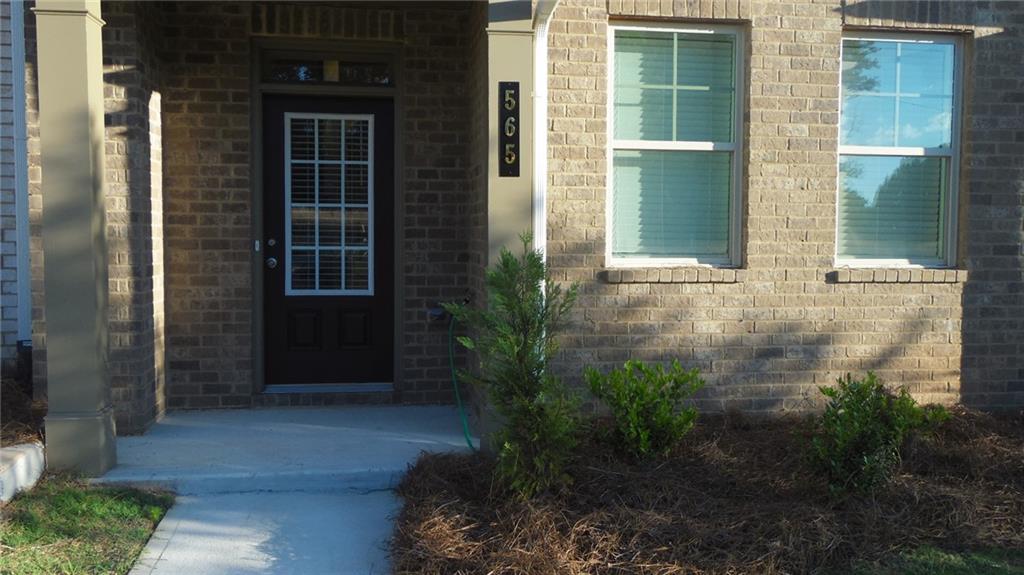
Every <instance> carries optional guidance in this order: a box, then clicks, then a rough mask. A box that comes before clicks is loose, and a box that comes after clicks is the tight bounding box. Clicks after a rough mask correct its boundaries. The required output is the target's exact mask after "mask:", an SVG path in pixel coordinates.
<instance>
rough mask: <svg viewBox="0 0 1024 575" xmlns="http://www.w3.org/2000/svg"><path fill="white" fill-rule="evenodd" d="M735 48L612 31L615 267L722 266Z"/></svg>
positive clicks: (730, 43)
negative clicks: (675, 262)
mask: <svg viewBox="0 0 1024 575" xmlns="http://www.w3.org/2000/svg"><path fill="white" fill-rule="evenodd" d="M735 42H736V37H735V35H734V34H725V33H721V34H720V33H685V32H671V31H650V30H628V29H627V30H616V33H615V47H614V67H613V69H614V74H613V82H614V85H613V108H612V124H613V126H612V135H613V142H612V146H613V152H612V182H611V184H612V205H611V209H612V221H611V230H610V234H611V238H612V242H611V243H612V246H611V253H612V256H613V257H623V258H696V259H701V258H709V259H715V260H718V261H721V260H723V259H727V258H728V257H729V246H730V238H729V234H730V221H731V218H730V213H731V208H732V201H733V200H732V194H733V184H734V182H733V181H732V179H733V178H732V168H733V161H734V160H733V154H734V146H733V145H732V144H733V143H734V137H733V133H734V121H735V118H734V117H733V116H734V110H735V84H736V80H735V78H736V69H735V66H736V63H735V61H734V59H735V56H734V55H735V48H736V46H735ZM675 142H678V144H675ZM666 143H669V144H668V145H667V146H666ZM722 144H725V145H722ZM712 147H714V148H715V151H709V148H712ZM666 148H668V149H666ZM719 148H722V151H718V149H719Z"/></svg>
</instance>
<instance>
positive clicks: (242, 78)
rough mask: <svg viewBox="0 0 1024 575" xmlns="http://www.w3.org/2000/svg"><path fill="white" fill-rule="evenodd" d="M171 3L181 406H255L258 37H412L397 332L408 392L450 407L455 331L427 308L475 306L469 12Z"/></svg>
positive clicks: (175, 320) (403, 392)
mask: <svg viewBox="0 0 1024 575" xmlns="http://www.w3.org/2000/svg"><path fill="white" fill-rule="evenodd" d="M164 8H165V13H164V19H163V22H164V35H165V37H166V39H167V44H166V49H165V51H164V54H163V55H164V58H163V59H164V62H165V70H166V76H165V78H166V90H165V94H164V114H165V116H164V119H165V124H166V126H167V128H166V129H165V130H164V138H165V139H164V145H165V164H164V166H165V174H166V181H165V190H166V206H165V211H166V217H167V224H166V238H167V253H168V261H169V264H168V274H167V277H168V281H167V289H168V293H167V302H168V304H167V307H168V321H167V325H168V336H169V337H168V343H167V353H168V358H169V378H170V379H169V383H168V392H167V393H168V403H169V405H170V407H172V408H206V407H235V406H245V405H250V404H252V403H253V402H254V399H253V397H254V396H253V389H252V379H253V378H252V373H251V370H252V365H253V356H252V337H251V323H252V311H251V310H252V305H253V304H252V298H253V286H252V273H253V268H252V265H253V260H252V256H251V252H250V246H251V242H252V240H253V232H252V222H251V221H250V220H251V211H252V207H253V206H252V202H251V181H250V178H249V161H250V156H249V146H250V132H249V119H250V101H249V99H250V92H249V89H250V76H249V74H250V57H251V56H250V38H251V37H252V36H260V37H263V36H268V37H273V38H275V39H276V40H281V39H299V40H302V39H306V40H308V39H321V40H323V39H332V40H359V41H396V40H399V41H401V46H402V56H403V70H402V74H403V75H402V77H401V80H400V82H401V83H400V86H401V96H400V97H401V101H402V112H403V114H404V122H405V123H404V125H402V126H401V129H402V134H403V137H402V155H403V157H402V161H403V162H404V165H403V177H402V179H403V187H404V190H403V196H402V197H401V198H400V202H399V209H400V210H401V211H400V220H399V222H400V226H401V228H402V232H403V236H401V242H402V243H401V244H400V245H401V253H402V254H403V258H404V261H403V262H402V263H401V269H400V271H401V273H400V275H399V278H401V279H400V280H399V281H400V284H399V286H398V287H399V291H400V293H401V294H402V300H401V301H402V308H401V309H400V310H399V313H400V317H401V318H402V329H403V332H400V333H398V334H396V338H398V339H396V341H397V344H398V345H399V346H400V350H399V351H400V357H401V363H400V367H399V369H400V373H399V374H398V375H399V378H398V379H399V381H398V382H397V383H398V384H397V386H396V396H397V397H396V398H397V400H399V401H402V402H406V403H423V402H443V401H449V400H450V397H451V391H450V382H449V379H448V368H447V342H446V332H445V326H444V325H435V324H430V323H428V322H427V320H426V317H427V314H426V309H427V308H428V307H431V306H434V305H436V304H437V302H439V301H446V300H453V299H458V298H461V297H462V296H463V295H464V294H465V292H466V290H467V288H468V281H467V279H466V277H467V265H468V262H469V253H470V250H469V246H468V241H469V239H468V237H469V234H468V232H467V231H466V230H467V226H466V218H467V217H468V215H467V214H468V212H467V202H468V196H469V187H470V181H469V176H468V174H467V172H466V169H467V155H468V153H469V150H468V142H469V135H468V130H469V121H468V117H469V114H468V99H467V96H466V94H465V92H464V91H463V90H462V89H461V86H462V85H463V84H464V82H465V76H466V73H467V72H466V71H467V66H468V60H467V59H468V55H467V53H466V42H467V40H468V35H467V24H468V15H469V6H468V4H439V5H430V4H417V5H413V6H410V7H408V8H406V9H404V10H402V11H401V12H398V11H395V10H392V9H387V8H385V9H380V10H376V9H349V8H344V7H330V6H318V5H312V4H310V5H284V4H281V5H267V4H251V5H246V4H240V3H231V4H227V3H224V4H209V3H206V4H198V3H197V4H188V3H182V4H177V5H166V6H165V7H164ZM312 22H319V24H317V25H315V26H314V25H313V24H312ZM320 24H322V25H320ZM250 31H251V33H250ZM380 400H381V398H379V397H376V398H375V397H358V398H357V397H332V398H330V399H329V401H330V402H338V401H380ZM314 401H318V402H322V401H328V400H324V399H323V398H315V397H307V398H303V397H294V398H290V397H277V396H273V397H271V396H261V397H259V398H258V399H257V400H256V402H257V403H259V404H268V403H269V404H272V405H279V404H288V405H290V404H295V403H298V404H309V402H314Z"/></svg>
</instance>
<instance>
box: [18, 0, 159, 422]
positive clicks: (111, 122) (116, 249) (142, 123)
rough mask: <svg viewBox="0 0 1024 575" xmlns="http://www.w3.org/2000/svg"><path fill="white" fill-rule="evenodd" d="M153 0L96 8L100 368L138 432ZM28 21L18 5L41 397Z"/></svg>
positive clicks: (149, 319) (147, 418) (152, 329)
mask: <svg viewBox="0 0 1024 575" xmlns="http://www.w3.org/2000/svg"><path fill="white" fill-rule="evenodd" d="M154 8H155V5H154V4H149V3H128V2H124V3H121V2H109V3H104V5H103V16H104V19H105V21H106V23H107V24H106V26H104V28H103V49H104V61H103V64H104V66H103V69H104V107H105V114H104V116H105V139H106V146H105V148H106V150H105V151H106V181H107V202H106V204H107V205H106V208H107V246H108V250H109V263H108V276H109V289H110V299H109V306H110V308H109V324H108V330H109V341H110V352H109V356H108V369H109V372H110V382H111V398H112V402H113V405H114V411H115V414H116V417H117V427H118V433H119V434H122V435H124V434H133V433H142V432H144V431H145V430H146V429H147V428H148V427H149V425H151V424H152V423H153V422H154V421H156V420H157V419H158V418H159V417H160V416H161V415H162V414H163V412H164V408H165V406H164V399H163V398H164V391H163V387H164V357H163V350H164V346H163V329H164V327H163V326H164V311H163V305H164V304H163V268H164V263H163V239H162V235H163V232H162V228H163V216H162V207H161V206H162V202H163V190H162V173H163V171H162V169H161V133H160V124H161V114H160V95H159V88H158V86H159V83H160V66H159V60H158V59H157V56H156V46H155V45H154V42H155V40H156V38H159V36H156V35H154V34H153V28H152V22H154V21H155V19H154V16H153V15H152V12H153V10H154ZM34 36H35V17H34V15H33V14H32V12H31V10H27V9H26V108H27V113H26V117H27V122H26V123H27V127H28V136H29V148H28V151H29V218H30V222H31V238H32V239H31V242H32V252H31V260H32V297H33V334H32V335H33V352H32V357H33V377H34V379H35V389H36V392H37V393H39V394H45V389H46V387H45V383H46V322H45V305H44V298H43V254H42V250H41V249H40V248H41V245H42V238H41V236H40V227H39V222H40V219H41V217H42V198H41V195H40V183H41V172H40V168H39V165H40V164H39V161H40V158H39V127H38V126H39V123H38V111H39V103H38V99H37V84H36V81H35V40H34Z"/></svg>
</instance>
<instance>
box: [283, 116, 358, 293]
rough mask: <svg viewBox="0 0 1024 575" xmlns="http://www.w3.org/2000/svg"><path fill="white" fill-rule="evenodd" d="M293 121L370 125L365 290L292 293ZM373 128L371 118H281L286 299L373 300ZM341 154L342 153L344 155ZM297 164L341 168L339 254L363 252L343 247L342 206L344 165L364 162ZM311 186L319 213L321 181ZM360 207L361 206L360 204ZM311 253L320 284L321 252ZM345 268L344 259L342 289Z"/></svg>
mask: <svg viewBox="0 0 1024 575" xmlns="http://www.w3.org/2000/svg"><path fill="white" fill-rule="evenodd" d="M293 119H298V120H343V121H344V120H365V121H367V122H368V123H369V126H368V130H369V132H368V137H367V148H368V149H367V152H368V153H367V161H366V166H367V168H366V169H367V185H368V187H369V189H368V190H367V204H366V219H367V225H368V226H369V227H370V234H369V238H368V239H367V246H366V248H365V249H366V252H367V255H366V260H367V274H368V276H367V288H366V289H361V290H353V289H292V261H291V260H292V213H291V208H292V158H291V151H292V130H291V121H292V120H293ZM344 134H345V132H344V128H342V149H344V145H345V144H344V137H345V136H344ZM313 137H314V140H313V145H314V150H316V152H315V153H319V138H320V130H319V129H316V130H315V131H314V133H313ZM373 139H374V125H373V115H372V114H309V113H296V112H286V113H285V115H284V238H285V240H284V253H285V256H284V266H285V284H284V287H285V290H284V292H285V295H288V296H372V295H373V289H374V285H373V277H374V273H373V272H374V270H373V261H374V254H375V249H374V233H375V231H376V227H377V226H375V225H374V220H373V214H374V210H373V196H374V189H375V186H374V181H373V165H374V157H373V151H374V144H373ZM343 154H344V152H343ZM297 162H298V163H302V164H313V165H319V164H321V163H329V164H335V163H336V164H338V165H340V166H341V167H342V169H341V198H340V199H341V202H340V203H339V204H338V205H339V206H340V207H341V242H342V246H341V249H340V250H339V251H341V252H346V251H363V247H362V246H359V247H356V248H349V247H347V246H345V207H346V206H347V205H348V204H347V203H346V202H345V169H344V166H345V164H346V163H363V162H349V161H347V160H340V161H334V160H329V161H321V160H297ZM314 178H315V179H314V185H315V186H316V189H317V195H316V202H315V203H314V204H313V207H314V210H316V211H317V212H319V208H320V194H319V189H320V181H319V178H318V177H316V176H314ZM359 206H360V207H362V204H359ZM319 229H320V224H319V216H317V223H316V228H315V231H314V241H316V242H317V245H318V244H319V241H320V238H319V235H320V234H319ZM308 251H312V252H313V253H314V256H313V259H314V262H315V264H314V265H315V267H314V269H315V270H316V277H317V278H318V279H317V282H318V283H319V276H320V250H319V247H316V246H314V247H313V248H312V249H310V250H308ZM345 268H346V259H345V258H343V259H342V262H341V270H340V271H341V285H342V286H344V285H345Z"/></svg>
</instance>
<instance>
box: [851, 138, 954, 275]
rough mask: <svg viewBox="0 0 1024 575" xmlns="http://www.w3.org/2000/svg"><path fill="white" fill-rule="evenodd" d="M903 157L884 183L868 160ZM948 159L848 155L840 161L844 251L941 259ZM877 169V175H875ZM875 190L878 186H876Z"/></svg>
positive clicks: (886, 176) (871, 255) (883, 160)
mask: <svg viewBox="0 0 1024 575" xmlns="http://www.w3.org/2000/svg"><path fill="white" fill-rule="evenodd" d="M897 160H898V161H899V164H898V165H897V166H896V168H895V169H893V170H892V171H890V172H889V173H888V174H886V175H885V176H884V179H882V181H881V183H875V182H873V181H872V180H875V181H877V179H878V178H879V174H878V172H879V169H878V168H882V169H883V170H884V169H886V167H885V166H884V165H883V166H877V167H876V168H875V169H874V170H872V169H870V168H866V166H865V162H872V163H880V162H887V161H897ZM942 164H943V160H942V159H940V158H922V157H903V158H896V157H883V156H864V157H850V156H845V157H843V158H842V160H841V162H840V178H841V186H840V194H841V198H840V210H842V212H843V214H842V225H841V226H840V230H839V244H840V245H839V253H840V254H841V255H843V256H853V257H890V255H891V254H900V255H902V256H905V257H910V258H914V257H918V258H936V257H940V255H941V254H940V249H939V245H940V229H941V226H940V222H939V216H940V209H941V201H940V196H941V194H942V181H941V180H942V171H943V165H942ZM872 172H874V173H872ZM872 188H873V189H872Z"/></svg>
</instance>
